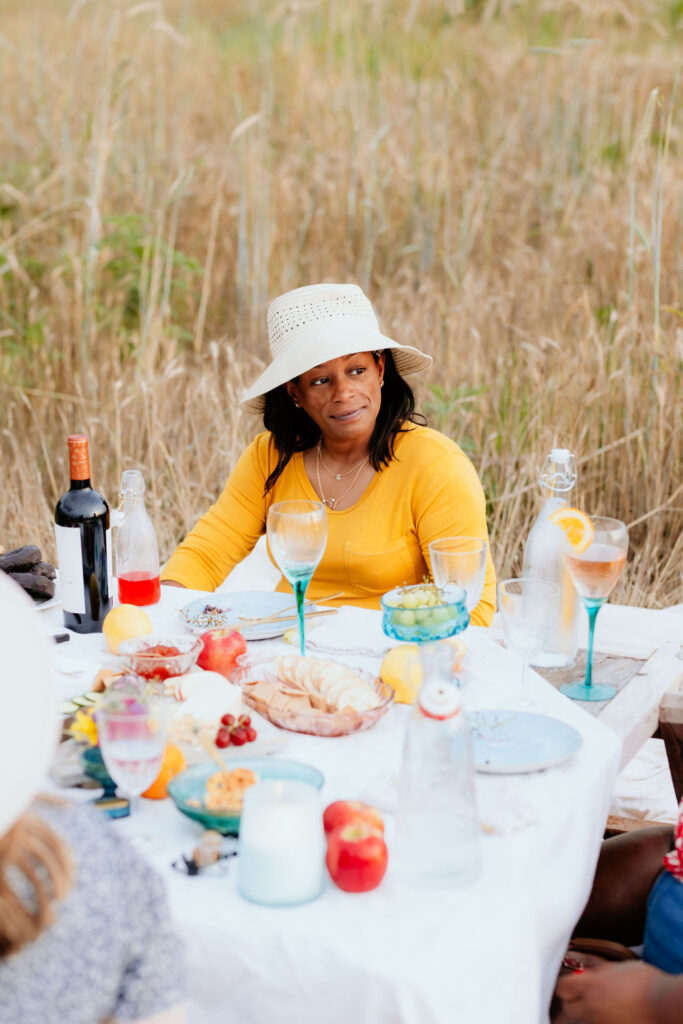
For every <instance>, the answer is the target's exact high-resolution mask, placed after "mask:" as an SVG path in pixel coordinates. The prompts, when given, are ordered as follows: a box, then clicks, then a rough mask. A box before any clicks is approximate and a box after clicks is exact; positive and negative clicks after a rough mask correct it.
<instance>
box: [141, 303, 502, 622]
mask: <svg viewBox="0 0 683 1024" xmlns="http://www.w3.org/2000/svg"><path fill="white" fill-rule="evenodd" d="M268 338H269V342H270V348H271V353H272V361H271V363H270V364H269V366H268V367H267V368H266V369H265V370H264V372H263V373H262V374H261V375H260V376H259V377H258V379H257V380H256V381H255V382H254V384H252V386H251V387H250V388H248V389H247V391H246V392H245V393H244V395H243V397H242V401H241V406H242V408H243V409H245V410H246V411H247V412H251V413H255V414H259V415H262V416H263V423H264V426H265V428H266V429H265V432H263V433H260V434H258V435H257V437H256V438H255V439H254V440H253V441H252V443H251V444H250V445H249V447H248V448H247V449H246V451H245V452H244V453H243V454H242V456H241V458H240V459H239V461H238V462H237V465H236V466H235V468H234V470H233V472H232V474H231V476H230V478H229V480H228V482H227V485H226V487H225V489H224V491H223V493H222V494H221V496H220V497H219V499H218V501H217V502H216V504H215V505H213V506H212V507H211V508H210V509H209V511H208V512H207V513H206V514H205V515H203V516H202V517H201V518H200V519H199V521H198V522H197V523H196V525H195V526H194V528H193V529H192V531H191V532H190V533H189V534H188V535H187V537H186V538H185V540H184V541H183V542H182V543H181V544H180V546H179V547H178V548H177V549H176V551H175V552H174V553H173V555H172V556H171V558H170V560H169V562H168V563H167V565H166V567H165V568H164V570H163V572H162V577H161V578H162V580H163V581H164V582H165V583H173V584H175V585H176V586H183V587H190V588H193V589H197V590H215V589H216V587H218V586H220V584H221V583H222V582H223V581H224V579H225V578H226V576H227V575H228V573H229V572H230V571H231V570H232V569H233V568H234V566H235V565H237V563H238V562H240V561H241V560H242V559H243V558H245V557H246V555H248V554H249V552H250V551H251V550H252V548H253V547H254V545H255V544H256V542H257V540H258V539H259V537H260V536H261V535H262V534H264V533H265V529H266V519H267V515H268V509H269V507H270V506H271V505H272V504H274V503H275V502H279V501H286V500H290V499H312V500H317V501H321V502H323V504H324V505H325V506H326V508H327V513H328V514H327V521H328V536H327V547H326V549H325V553H324V555H323V557H322V560H321V562H320V564H319V565H318V568H317V569H316V571H315V575H314V576H313V579H312V580H311V583H310V585H309V588H308V591H307V596H308V597H309V598H310V599H312V600H313V601H315V600H316V598H322V597H325V596H326V595H327V594H330V593H334V592H337V591H340V590H342V591H343V596H342V597H340V598H338V599H337V600H336V601H335V602H333V603H336V604H356V605H359V606H363V607H367V608H379V607H380V604H379V599H380V595H381V594H383V593H385V592H386V591H388V590H391V589H392V588H393V587H396V586H401V585H403V584H415V583H421V582H422V581H423V579H425V578H426V577H428V576H429V574H430V565H429V544H430V542H431V541H433V540H437V539H439V538H441V537H456V536H469V537H480V538H482V539H483V540H488V531H487V526H486V502H485V499H484V492H483V490H482V487H481V484H480V482H479V479H478V477H477V473H476V471H475V469H474V467H473V465H472V463H471V462H470V460H469V459H468V458H467V456H466V455H465V454H464V452H463V451H462V450H461V449H460V448H459V447H458V445H457V444H455V442H453V441H451V440H450V439H449V438H447V437H445V436H444V435H443V434H441V433H439V432H438V431H436V430H430V429H429V428H428V427H427V426H425V425H424V422H425V421H424V418H423V417H422V416H420V415H419V414H417V413H416V412H415V398H414V396H413V392H412V390H411V388H410V385H409V384H408V382H407V381H406V380H405V379H404V374H413V373H418V372H420V371H421V370H424V369H425V368H426V367H427V366H429V365H430V363H431V361H432V360H431V357H430V356H427V355H425V354H424V353H422V352H420V351H419V350H418V349H416V348H413V347H411V346H409V345H399V344H398V343H397V342H395V341H393V340H392V339H391V338H387V337H385V336H384V335H383V334H381V333H380V329H379V324H378V322H377V318H376V316H375V314H374V311H373V309H372V306H371V304H370V301H369V300H368V299H367V297H366V296H365V295H364V293H363V292H362V291H361V289H360V288H359V287H358V286H357V285H351V284H318V285H312V286H309V287H306V288H296V289H295V290H294V291H291V292H286V293H285V294H284V295H281V296H280V297H279V298H277V299H275V301H274V302H272V303H271V304H270V306H269V309H268ZM487 558H488V560H487V566H486V579H485V583H484V590H483V594H482V598H481V601H480V602H479V604H478V605H477V607H476V608H475V609H474V610H473V612H472V622H473V623H475V624H477V625H489V623H490V622H491V619H492V617H493V613H494V611H495V587H496V580H495V572H494V568H493V562H492V560H491V554H490V551H489V552H488V556H487ZM276 589H277V590H281V591H282V590H284V591H287V590H289V589H290V588H289V584H288V583H286V582H285V580H284V578H281V579H280V582H279V583H278V586H277V588H276Z"/></svg>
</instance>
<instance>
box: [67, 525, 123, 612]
mask: <svg viewBox="0 0 683 1024" xmlns="http://www.w3.org/2000/svg"><path fill="white" fill-rule="evenodd" d="M55 538H56V541H57V565H58V566H59V589H60V592H61V599H62V606H63V608H64V610H65V611H67V612H74V614H81V615H85V610H86V609H85V591H84V589H83V553H82V551H81V531H80V530H79V529H78V528H77V527H76V528H74V527H73V526H56V525H55ZM106 538H107V541H106V543H107V578H108V584H107V592H108V593H109V594H111V581H112V555H111V552H112V540H111V527H110V528H109V529H108V530H107V532H106Z"/></svg>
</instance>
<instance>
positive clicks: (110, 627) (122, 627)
mask: <svg viewBox="0 0 683 1024" xmlns="http://www.w3.org/2000/svg"><path fill="white" fill-rule="evenodd" d="M102 632H103V633H104V638H105V640H106V641H107V646H108V648H109V650H110V651H113V653H114V654H118V653H119V644H120V643H122V642H123V641H124V640H132V639H133V638H134V637H138V636H149V634H150V633H151V632H152V623H151V622H150V621H149V617H148V615H147V614H146V612H144V611H143V610H142V608H138V606H137V605H135V604H119V605H117V606H116V608H112V610H111V611H110V612H108V613H107V615H106V616H105V619H104V622H103V623H102Z"/></svg>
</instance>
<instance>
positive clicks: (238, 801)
mask: <svg viewBox="0 0 683 1024" xmlns="http://www.w3.org/2000/svg"><path fill="white" fill-rule="evenodd" d="M257 781H258V780H257V777H256V775H255V774H254V772H252V771H251V770H250V769H249V768H235V769H234V770H233V771H231V772H214V774H213V775H210V776H209V778H208V779H207V780H206V796H205V798H204V806H205V807H206V808H207V810H209V811H241V809H242V800H243V799H244V792H245V790H247V789H248V788H249V786H253V785H254V783H255V782H257Z"/></svg>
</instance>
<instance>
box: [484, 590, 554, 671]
mask: <svg viewBox="0 0 683 1024" xmlns="http://www.w3.org/2000/svg"><path fill="white" fill-rule="evenodd" d="M559 602H560V588H559V587H558V585H557V584H556V583H550V582H549V581H547V580H537V579H534V577H532V576H520V577H517V578H516V579H510V580H503V582H502V583H499V584H498V607H499V609H500V614H501V618H502V620H503V632H504V633H505V643H506V645H507V647H508V649H509V650H511V651H512V652H513V653H514V654H516V655H517V657H518V658H519V659H520V661H521V662H522V688H523V689H524V688H525V686H526V676H527V669H528V667H529V664H530V662H531V661H533V659H534V658H535V657H536V655H538V654H540V652H541V651H542V650H543V645H544V644H545V642H546V639H547V637H548V633H549V632H550V630H551V629H552V626H553V622H554V619H555V615H556V614H557V608H558V605H559Z"/></svg>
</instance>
